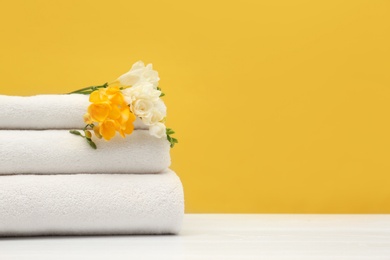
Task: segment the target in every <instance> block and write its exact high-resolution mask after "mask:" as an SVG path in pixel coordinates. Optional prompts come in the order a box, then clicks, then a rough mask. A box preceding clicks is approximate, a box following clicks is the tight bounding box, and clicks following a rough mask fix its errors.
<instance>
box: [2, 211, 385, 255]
mask: <svg viewBox="0 0 390 260" xmlns="http://www.w3.org/2000/svg"><path fill="white" fill-rule="evenodd" d="M131 257H132V258H131ZM0 259H183V260H184V259H185V260H187V259H300V260H302V259H343V260H345V259H370V260H375V259H390V215H291V214H289V215H286V214H280V215H276V214H252V215H249V214H187V215H186V216H185V219H184V224H183V229H182V232H181V234H180V235H178V236H98V237H93V236H90V237H37V238H1V239H0Z"/></svg>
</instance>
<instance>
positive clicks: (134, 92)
mask: <svg viewBox="0 0 390 260" xmlns="http://www.w3.org/2000/svg"><path fill="white" fill-rule="evenodd" d="M122 93H123V95H124V97H125V100H126V102H127V103H129V104H131V103H133V102H134V101H135V100H138V99H146V100H150V101H153V102H155V101H157V100H159V98H160V95H161V91H160V90H157V89H155V88H154V87H153V85H152V84H151V83H149V82H139V83H137V84H135V85H134V86H132V87H129V88H125V89H123V90H122Z"/></svg>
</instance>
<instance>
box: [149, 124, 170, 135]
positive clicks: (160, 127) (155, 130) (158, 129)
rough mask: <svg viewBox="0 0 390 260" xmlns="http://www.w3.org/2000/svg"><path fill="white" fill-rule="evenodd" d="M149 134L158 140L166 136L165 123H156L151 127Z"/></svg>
mask: <svg viewBox="0 0 390 260" xmlns="http://www.w3.org/2000/svg"><path fill="white" fill-rule="evenodd" d="M149 133H150V134H151V135H153V136H155V137H157V138H162V137H164V136H166V128H165V125H164V124H163V123H156V124H154V125H151V126H150V127H149Z"/></svg>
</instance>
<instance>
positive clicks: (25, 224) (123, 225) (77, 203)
mask: <svg viewBox="0 0 390 260" xmlns="http://www.w3.org/2000/svg"><path fill="white" fill-rule="evenodd" d="M183 215H184V195H183V187H182V184H181V182H180V179H179V177H178V176H177V175H176V174H175V173H174V172H173V171H171V170H169V169H167V170H165V171H164V172H162V173H161V174H94V175H92V174H73V175H8V176H1V177H0V236H35V235H87V234H91V235H92V234H96V235H97V234H176V233H178V232H179V231H180V227H181V222H182V218H183Z"/></svg>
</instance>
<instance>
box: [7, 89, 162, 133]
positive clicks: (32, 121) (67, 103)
mask: <svg viewBox="0 0 390 260" xmlns="http://www.w3.org/2000/svg"><path fill="white" fill-rule="evenodd" d="M90 104H91V103H90V102H89V95H81V94H71V95H67V94H64V95H36V96H28V97H21V96H6V95H0V129H73V128H83V127H84V126H85V123H84V120H83V115H84V114H85V113H86V112H87V108H88V106H89V105H90ZM161 105H162V106H164V107H163V108H164V109H165V110H166V107H165V105H164V104H163V103H161ZM134 128H135V129H149V128H148V126H146V125H145V124H143V123H142V121H141V120H140V119H139V118H137V120H136V121H135V122H134Z"/></svg>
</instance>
